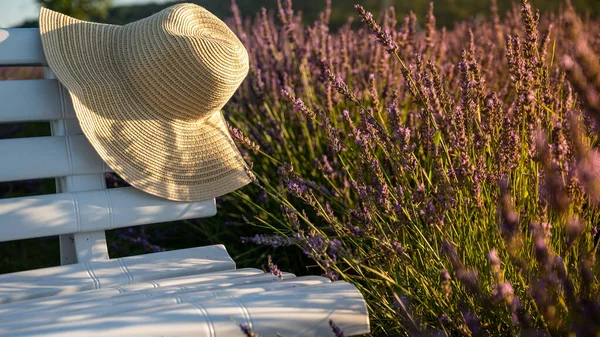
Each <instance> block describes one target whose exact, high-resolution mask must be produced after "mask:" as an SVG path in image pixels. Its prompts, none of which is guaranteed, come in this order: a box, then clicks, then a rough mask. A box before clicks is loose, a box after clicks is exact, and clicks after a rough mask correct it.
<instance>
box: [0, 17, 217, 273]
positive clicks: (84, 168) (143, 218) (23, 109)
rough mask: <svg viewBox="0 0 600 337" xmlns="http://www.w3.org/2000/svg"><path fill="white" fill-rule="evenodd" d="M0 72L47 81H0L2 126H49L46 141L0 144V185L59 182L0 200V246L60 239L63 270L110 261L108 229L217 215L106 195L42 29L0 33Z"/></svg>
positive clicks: (131, 194)
mask: <svg viewBox="0 0 600 337" xmlns="http://www.w3.org/2000/svg"><path fill="white" fill-rule="evenodd" d="M0 66H3V67H7V66H8V67H11V66H41V67H45V68H44V77H45V79H41V80H14V81H13V80H10V81H8V80H7V81H0V123H23V122H48V123H50V127H51V131H52V136H51V137H30V138H17V139H0V161H1V163H2V164H1V165H0V181H1V182H7V181H17V180H29V179H40V178H56V191H57V193H56V194H52V195H40V196H26V197H17V198H5V199H0V241H9V240H19V239H26V238H34V237H44V236H54V235H59V236H60V249H61V264H70V263H76V262H89V261H97V260H103V259H108V250H107V246H106V237H105V234H104V231H105V230H109V229H114V228H119V227H128V226H133V225H142V224H150V223H158V222H165V221H173V220H182V219H189V218H199V217H207V216H212V215H215V214H216V205H215V200H214V199H213V200H208V201H203V202H196V203H189V202H173V201H168V200H165V199H161V198H157V197H154V196H151V195H149V194H146V193H143V192H140V191H138V190H136V189H134V188H132V187H122V188H114V189H107V188H106V180H105V173H107V172H110V168H109V167H107V166H106V164H105V163H104V162H103V161H102V160H101V159H100V157H99V156H98V155H97V154H96V152H95V151H94V149H93V148H92V146H91V145H90V144H89V142H88V141H87V139H86V138H85V136H83V134H82V132H81V129H80V127H79V123H78V121H77V119H76V117H75V113H74V111H73V107H72V104H71V99H70V97H69V94H68V92H67V91H66V89H65V88H64V87H63V86H62V85H61V84H60V83H59V82H58V81H57V80H56V79H55V76H54V74H53V73H52V71H51V70H50V68H47V64H46V60H45V57H44V53H43V50H42V45H41V40H40V36H39V30H38V29H33V28H15V29H0Z"/></svg>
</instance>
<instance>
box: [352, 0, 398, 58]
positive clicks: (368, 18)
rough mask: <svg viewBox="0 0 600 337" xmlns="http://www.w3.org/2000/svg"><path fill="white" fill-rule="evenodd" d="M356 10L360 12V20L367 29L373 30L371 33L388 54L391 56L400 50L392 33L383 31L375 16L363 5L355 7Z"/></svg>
mask: <svg viewBox="0 0 600 337" xmlns="http://www.w3.org/2000/svg"><path fill="white" fill-rule="evenodd" d="M354 9H355V10H356V11H357V12H358V16H360V20H361V21H362V22H363V23H364V24H366V25H367V27H369V29H371V32H372V33H373V35H375V37H376V38H377V41H379V43H381V44H382V45H383V46H384V47H385V50H386V51H387V52H388V53H390V54H391V53H394V52H396V50H398V45H397V44H396V42H395V41H394V38H393V37H392V35H391V34H390V32H389V31H388V30H385V31H384V30H383V29H381V27H380V26H379V25H378V24H377V22H375V19H373V14H371V13H370V12H367V11H366V10H365V9H364V7H363V6H361V5H354Z"/></svg>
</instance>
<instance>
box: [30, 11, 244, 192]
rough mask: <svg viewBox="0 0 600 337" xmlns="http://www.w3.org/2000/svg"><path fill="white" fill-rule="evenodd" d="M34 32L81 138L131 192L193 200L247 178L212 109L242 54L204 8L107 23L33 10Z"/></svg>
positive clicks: (232, 84)
mask: <svg viewBox="0 0 600 337" xmlns="http://www.w3.org/2000/svg"><path fill="white" fill-rule="evenodd" d="M40 34H41V38H42V44H43V48H44V53H45V55H46V58H47V60H48V64H49V65H50V68H51V69H52V70H53V71H54V72H55V73H56V76H57V78H58V80H59V81H60V82H61V83H62V84H63V85H64V86H65V87H66V88H67V89H68V91H69V92H70V95H71V98H72V100H73V105H74V108H75V112H76V114H77V118H78V119H79V123H80V125H81V128H82V130H83V132H84V134H85V136H86V137H87V138H88V140H89V141H90V143H91V144H92V145H93V147H94V148H95V149H96V151H97V152H98V154H99V155H100V157H102V159H103V160H104V161H105V162H106V163H107V164H108V165H109V166H110V167H111V168H112V169H113V170H114V171H115V172H116V173H117V174H119V175H120V176H121V177H122V178H123V179H125V180H126V181H127V182H128V183H130V184H131V185H132V186H134V187H136V188H138V189H140V190H142V191H145V192H147V193H150V194H153V195H156V196H159V197H163V198H167V199H170V200H178V201H200V200H207V199H211V198H214V197H217V196H220V195H223V194H226V193H229V192H231V191H233V190H236V189H238V188H240V187H242V186H244V185H246V184H248V183H249V182H251V181H252V180H253V175H252V173H251V172H250V171H249V169H248V167H247V165H246V163H245V162H244V160H243V158H242V157H241V155H240V153H239V151H238V150H237V148H236V147H235V144H234V143H233V140H232V139H231V136H230V135H229V132H228V130H227V127H226V123H225V120H224V119H223V115H222V113H221V108H222V107H223V106H224V105H225V103H226V102H227V101H228V100H229V99H230V98H231V96H232V95H233V93H234V92H235V91H236V90H237V88H238V86H239V85H240V83H241V82H242V81H243V79H244V78H245V77H246V75H247V73H248V54H247V52H246V49H245V48H244V46H243V45H242V43H241V42H240V41H239V40H238V38H237V37H236V36H235V35H234V33H233V32H232V31H231V30H230V29H229V28H228V27H227V26H226V25H225V23H223V22H222V21H221V20H220V19H218V18H217V17H216V16H214V15H213V14H211V13H210V12H208V11H207V10H206V9H204V8H202V7H200V6H197V5H193V4H178V5H174V6H172V7H169V8H167V9H165V10H163V11H161V12H158V13H156V14H154V15H152V16H150V17H147V18H145V19H142V20H140V21H136V22H133V23H130V24H127V25H124V26H115V25H106V24H98V23H91V22H85V21H81V20H77V19H74V18H71V17H68V16H66V15H63V14H61V13H57V12H54V11H51V10H48V9H45V8H42V9H41V12H40Z"/></svg>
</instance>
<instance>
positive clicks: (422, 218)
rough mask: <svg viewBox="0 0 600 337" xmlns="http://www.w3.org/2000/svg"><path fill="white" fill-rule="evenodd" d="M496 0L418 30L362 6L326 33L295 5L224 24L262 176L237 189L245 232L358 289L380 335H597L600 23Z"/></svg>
mask: <svg viewBox="0 0 600 337" xmlns="http://www.w3.org/2000/svg"><path fill="white" fill-rule="evenodd" d="M490 7H491V18H492V19H491V21H489V22H488V21H483V22H463V23H457V24H456V25H455V27H454V28H453V29H452V30H447V29H437V28H436V27H435V22H436V20H435V9H434V7H433V4H431V5H430V7H429V11H428V14H427V17H426V18H425V22H424V24H423V26H424V27H425V29H423V30H421V29H418V26H419V23H418V20H417V17H416V16H415V15H414V14H413V13H409V14H408V15H407V16H406V17H405V18H404V19H403V20H397V19H396V13H395V11H394V10H393V8H390V9H387V10H384V11H383V12H382V13H381V14H380V15H379V16H378V19H376V18H375V16H373V15H372V14H371V13H369V12H367V11H366V10H365V9H364V8H363V7H361V6H359V5H357V6H356V7H355V9H356V11H357V13H358V18H359V19H360V21H361V27H360V28H357V29H355V28H353V27H352V19H350V20H348V23H347V24H346V25H344V26H343V27H341V28H340V29H339V30H338V31H336V32H333V31H332V30H331V29H330V28H329V27H328V17H329V16H330V15H331V13H330V12H327V10H326V11H325V12H324V13H323V14H322V15H320V19H319V20H317V21H315V22H314V23H312V24H310V25H303V24H302V23H301V22H302V20H301V19H302V18H301V14H300V13H297V12H294V11H293V7H292V6H291V2H289V1H286V2H285V4H283V3H281V4H280V5H279V6H278V11H277V13H278V15H277V17H279V19H275V18H276V16H275V15H270V14H269V12H268V11H266V10H264V11H262V12H261V13H259V14H257V16H256V17H255V18H254V21H253V22H252V24H249V23H248V24H243V23H242V22H241V20H242V19H241V18H240V17H239V15H236V20H235V22H233V23H232V27H233V29H234V30H235V31H236V33H237V34H238V35H239V36H244V39H245V40H244V43H245V44H246V46H247V48H248V50H249V55H250V59H251V65H252V66H251V67H252V69H251V71H250V76H249V78H248V79H247V80H246V82H244V84H243V85H242V88H241V89H240V91H239V92H238V94H236V95H235V96H234V97H233V100H232V102H231V104H230V105H228V111H227V114H228V117H229V119H230V120H231V121H232V125H233V126H234V127H235V129H232V130H235V139H236V140H237V141H238V142H239V145H240V148H241V151H242V153H243V154H244V156H245V157H246V158H247V159H248V160H250V161H252V163H253V171H254V173H255V175H256V176H257V182H258V183H257V184H256V185H255V186H253V187H252V188H250V189H245V190H243V191H241V192H237V193H236V195H235V196H236V198H238V200H242V201H241V202H239V203H238V204H237V207H239V211H240V212H239V213H240V214H253V215H254V218H253V219H252V223H253V224H254V225H255V226H257V227H259V228H263V229H264V234H261V235H257V236H254V237H244V238H243V240H244V242H248V243H255V244H263V245H271V246H272V247H276V248H277V249H282V248H281V247H283V246H290V245H295V246H296V247H298V249H299V251H301V252H302V253H303V254H304V255H305V256H307V257H309V258H310V259H311V261H312V262H310V263H309V266H308V267H309V268H308V270H309V271H310V272H317V273H320V274H323V275H325V276H327V277H329V278H330V279H331V280H338V279H343V280H346V281H349V282H352V283H353V284H355V285H356V286H357V287H358V288H359V289H360V290H361V292H362V293H363V294H364V296H365V298H366V299H367V303H368V306H369V312H370V315H371V322H372V323H373V332H374V334H375V335H382V336H383V335H394V336H396V335H408V334H412V335H415V334H425V333H442V334H443V333H445V334H448V335H465V336H472V335H518V334H545V335H557V336H558V335H567V334H569V333H575V334H577V335H581V336H587V335H590V334H594V333H597V332H598V329H599V326H598V324H599V323H598V322H600V319H595V318H597V317H598V315H600V309H599V303H598V298H599V297H598V295H599V294H598V291H599V288H600V282H599V280H598V276H597V275H599V274H600V266H599V265H598V263H597V262H596V261H597V257H598V254H599V253H598V244H597V243H596V242H597V239H596V238H597V237H598V230H597V223H598V221H599V219H600V212H599V210H598V200H600V197H598V196H600V192H599V191H600V188H598V186H600V173H599V172H600V170H598V167H600V159H599V158H600V156H599V155H598V153H600V152H598V149H597V139H598V137H597V134H596V129H595V126H594V123H592V120H593V117H594V116H596V110H595V109H596V106H595V104H596V101H595V98H594V97H595V92H596V91H598V90H597V89H598V88H596V87H594V86H595V84H597V83H595V81H596V80H597V78H596V77H597V76H596V77H595V75H594V74H595V73H594V69H595V68H594V67H593V66H591V65H590V63H589V62H590V60H594V57H596V58H597V57H598V54H599V53H600V43H599V41H597V39H596V38H595V36H597V35H598V33H599V32H600V23H599V22H594V21H582V20H580V19H579V18H578V17H577V15H576V14H575V13H574V11H573V10H572V9H567V11H566V12H565V13H560V15H554V16H551V15H540V14H538V13H537V12H536V11H535V10H534V8H532V7H531V5H530V4H529V3H528V2H527V1H526V0H523V1H522V3H521V6H520V7H515V8H513V10H511V11H510V12H509V13H508V14H507V16H506V20H504V22H501V20H500V19H499V14H498V12H497V6H496V2H495V1H492V3H491V6H490ZM234 13H238V12H236V9H235V6H234ZM563 25H564V26H565V27H566V29H558V27H563ZM584 69H586V70H587V69H590V72H589V73H586V72H585V71H583V70H584ZM590 116H591V117H590ZM258 149H259V150H258ZM257 150H258V151H257ZM597 163H598V165H596V164H597ZM282 259H285V258H284V257H282V256H277V260H278V262H279V261H282ZM301 269H302V270H299V271H298V272H305V271H306V269H304V268H301ZM332 329H333V332H334V333H335V334H338V332H339V333H341V332H340V331H338V330H336V327H334V326H332Z"/></svg>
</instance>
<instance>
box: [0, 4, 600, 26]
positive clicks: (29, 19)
mask: <svg viewBox="0 0 600 337" xmlns="http://www.w3.org/2000/svg"><path fill="white" fill-rule="evenodd" d="M430 1H431V0H410V1H406V0H332V16H331V25H332V26H333V27H336V26H340V25H341V24H343V23H344V22H345V21H346V19H347V18H348V17H349V16H352V15H354V9H353V5H354V4H355V3H360V4H362V5H363V6H364V7H365V8H366V9H367V10H370V11H372V12H378V11H379V10H381V9H382V8H387V7H389V6H394V7H395V8H396V12H397V13H398V14H400V15H403V14H406V13H408V11H409V10H412V11H414V12H415V13H416V14H417V15H418V16H419V17H422V16H423V15H424V14H425V12H426V9H427V6H428V4H429V2H430ZM178 2H191V3H196V4H198V5H201V6H203V7H205V8H206V9H208V10H209V11H211V12H213V13H214V14H215V15H217V16H219V17H221V18H224V17H228V16H230V5H231V3H230V1H229V0H187V1H172V0H2V1H1V4H0V9H1V10H0V27H3V28H7V27H35V26H37V13H38V11H39V6H40V5H43V6H45V7H48V8H50V9H54V10H57V11H60V12H62V13H65V14H68V15H71V16H74V17H77V18H80V19H83V20H93V21H98V22H107V23H113V24H126V23H128V22H131V21H135V20H138V19H141V18H144V17H146V16H148V15H151V14H152V13H155V12H157V11H159V10H161V9H163V8H165V7H167V6H170V5H172V4H174V3H178ZM433 2H434V4H435V8H436V10H435V12H436V19H437V23H438V25H439V26H452V24H453V23H454V22H456V21H462V20H467V19H478V18H482V17H484V16H485V15H487V13H488V11H489V1H486V0H435V1H433ZM531 2H532V4H533V5H534V6H535V7H536V8H539V9H541V10H552V11H554V10H558V9H560V8H561V6H563V5H564V0H532V1H531ZM237 3H238V5H239V7H240V10H241V12H242V14H243V15H246V16H248V15H254V14H255V13H257V12H259V11H260V9H261V8H262V7H265V8H267V9H274V8H276V0H238V1H237ZM512 3H513V1H509V0H498V7H499V10H500V13H503V12H504V11H505V10H506V9H508V8H509V7H510V6H511V4H512ZM571 3H572V4H573V5H574V6H575V7H576V8H577V9H579V11H580V13H582V14H584V16H586V15H590V16H597V15H598V14H599V13H600V0H571ZM324 6H325V0H302V1H295V2H294V8H295V9H296V10H301V11H302V12H303V14H304V16H303V17H304V20H305V21H306V22H312V21H314V20H315V19H316V18H317V15H318V13H319V12H320V10H321V9H322V8H323V7H324Z"/></svg>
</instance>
